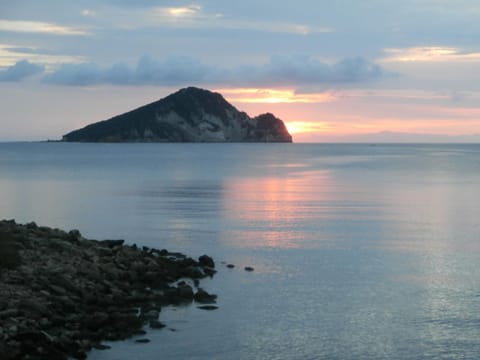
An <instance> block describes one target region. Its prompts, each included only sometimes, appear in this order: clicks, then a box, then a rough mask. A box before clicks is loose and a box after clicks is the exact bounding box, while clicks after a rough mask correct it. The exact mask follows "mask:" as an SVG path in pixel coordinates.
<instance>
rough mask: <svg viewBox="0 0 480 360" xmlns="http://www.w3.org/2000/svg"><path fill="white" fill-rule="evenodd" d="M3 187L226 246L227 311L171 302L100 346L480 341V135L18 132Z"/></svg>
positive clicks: (349, 352)
mask: <svg viewBox="0 0 480 360" xmlns="http://www.w3.org/2000/svg"><path fill="white" fill-rule="evenodd" d="M0 199H1V200H0V218H15V219H16V220H17V221H19V222H28V221H32V220H33V221H35V222H37V223H38V224H41V225H48V226H53V227H60V228H63V229H72V228H78V229H80V231H81V232H82V233H83V234H84V235H85V236H87V237H90V238H97V239H103V238H123V239H126V240H127V241H128V242H130V243H137V244H140V245H147V246H154V247H158V248H167V249H169V250H172V251H181V252H185V253H187V254H189V255H192V256H199V255H202V254H204V253H206V254H209V255H211V256H213V257H214V258H215V260H216V262H217V264H218V269H219V272H218V274H217V275H216V276H215V277H214V278H213V279H212V280H206V281H204V282H203V287H205V288H206V289H207V290H208V291H211V292H214V293H217V294H218V295H219V299H218V306H219V309H218V310H216V311H212V312H208V311H202V310H199V309H197V308H196V307H195V306H188V307H180V308H165V309H163V310H162V313H161V320H162V321H164V322H166V323H167V325H168V328H169V329H174V330H176V331H171V330H169V329H163V330H160V331H158V330H157V331H153V332H150V333H149V334H148V335H147V337H148V338H149V339H151V340H152V341H151V343H149V344H142V345H138V344H135V343H133V340H129V341H125V342H117V343H112V344H111V345H112V346H113V348H112V350H108V351H104V352H100V351H96V352H92V353H91V354H90V357H89V359H94V360H114V359H115V360H117V359H118V360H123V359H125V360H127V359H128V360H132V359H477V358H479V356H480V216H479V214H480V146H478V145H377V146H370V145H327V144H325V145H323V144H322V145H307V144H197V145H194V144H64V143H4V144H0ZM221 261H225V262H227V263H233V264H235V265H236V268H235V269H233V270H230V269H227V268H225V266H224V265H222V264H221ZM244 266H253V267H254V268H255V271H254V272H252V273H247V272H246V271H244V270H243V267H244Z"/></svg>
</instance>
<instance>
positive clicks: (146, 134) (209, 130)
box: [62, 87, 292, 142]
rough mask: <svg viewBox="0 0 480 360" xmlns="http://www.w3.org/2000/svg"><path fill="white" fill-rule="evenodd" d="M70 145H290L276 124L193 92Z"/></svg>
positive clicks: (74, 137)
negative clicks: (226, 143) (220, 143)
mask: <svg viewBox="0 0 480 360" xmlns="http://www.w3.org/2000/svg"><path fill="white" fill-rule="evenodd" d="M62 141H74V142H292V136H291V135H290V134H289V133H288V130H287V128H286V126H285V124H284V123H283V121H282V120H280V119H278V118H276V117H275V116H274V115H273V114H270V113H266V114H262V115H259V116H256V117H253V118H251V117H250V116H248V115H247V114H246V113H245V112H241V111H239V110H237V109H236V108H235V107H234V106H233V105H231V104H230V103H228V102H227V101H226V100H225V99H224V98H223V96H222V95H220V94H219V93H215V92H211V91H208V90H204V89H199V88H195V87H188V88H184V89H181V90H179V91H177V92H175V93H173V94H171V95H169V96H167V97H165V98H163V99H161V100H158V101H156V102H153V103H151V104H148V105H144V106H142V107H139V108H138V109H135V110H132V111H129V112H127V113H124V114H121V115H118V116H115V117H113V118H111V119H108V120H105V121H100V122H97V123H94V124H90V125H88V126H86V127H84V128H82V129H79V130H75V131H72V132H70V133H68V134H66V135H64V136H63V138H62Z"/></svg>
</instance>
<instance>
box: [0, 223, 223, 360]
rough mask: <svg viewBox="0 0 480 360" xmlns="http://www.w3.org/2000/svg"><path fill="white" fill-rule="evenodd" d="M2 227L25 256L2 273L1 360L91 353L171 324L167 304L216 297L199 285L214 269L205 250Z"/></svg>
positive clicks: (30, 227) (36, 228) (29, 227)
mask: <svg viewBox="0 0 480 360" xmlns="http://www.w3.org/2000/svg"><path fill="white" fill-rule="evenodd" d="M2 232H4V233H7V234H9V235H8V237H9V238H10V239H11V241H12V244H13V245H15V246H18V249H20V251H19V256H20V257H21V258H20V260H21V262H20V266H18V267H17V268H11V269H10V268H8V269H6V270H5V271H1V272H0V284H1V289H0V359H2V360H3V359H5V360H14V359H49V360H57V359H58V360H60V359H61V360H64V359H67V358H77V359H84V358H85V357H86V351H89V350H90V349H91V348H92V347H93V348H95V347H96V346H97V347H98V346H100V347H102V346H101V345H99V344H100V342H101V341H104V340H121V339H126V338H128V337H131V336H134V335H136V334H137V335H138V334H141V335H145V333H144V331H143V330H142V328H143V327H144V325H145V324H148V325H149V326H150V328H152V329H160V328H163V327H165V325H164V324H162V323H161V322H160V321H159V320H158V317H159V315H160V314H159V313H160V309H161V305H163V304H165V305H171V304H181V303H186V302H191V301H193V299H194V296H195V297H196V299H197V302H198V303H205V302H207V301H211V300H213V301H214V298H215V295H211V294H208V293H207V292H206V291H204V290H203V289H200V288H198V286H199V279H202V278H204V277H206V276H207V275H208V274H209V273H210V272H212V271H215V270H214V269H213V267H211V266H212V263H213V260H211V261H210V259H211V258H209V257H208V256H206V255H205V256H202V257H200V258H199V260H198V261H195V260H193V259H192V258H189V257H187V256H185V255H183V254H180V253H169V252H168V251H166V250H164V251H163V250H162V251H161V250H155V249H150V248H143V247H142V248H140V247H137V246H128V245H125V244H124V243H123V240H106V241H96V240H87V239H85V238H83V237H82V236H81V234H80V232H79V231H78V230H72V231H70V232H69V233H67V232H64V231H62V230H59V229H51V228H48V227H44V226H42V227H39V226H37V225H36V224H35V225H34V224H28V225H21V224H16V223H15V222H12V221H10V222H8V221H2V220H0V233H2ZM11 234H15V236H13V235H11ZM0 254H2V253H1V252H0ZM213 265H214V263H213ZM192 282H193V284H195V286H196V287H197V290H196V292H195V294H194V290H193V288H192V287H191V286H190V285H189V284H191V283H192ZM175 283H177V287H173V286H172V284H175ZM138 309H141V311H140V315H139V310H138ZM5 354H8V355H5ZM4 355H5V356H4ZM7 356H8V357H7Z"/></svg>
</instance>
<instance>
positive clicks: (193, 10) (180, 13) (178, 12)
mask: <svg viewBox="0 0 480 360" xmlns="http://www.w3.org/2000/svg"><path fill="white" fill-rule="evenodd" d="M201 9H202V8H201V7H200V6H198V5H190V6H182V7H168V8H162V9H161V11H162V12H163V13H165V14H168V15H170V16H173V17H186V16H193V15H195V14H197V13H198V12H199V11H200V10H201Z"/></svg>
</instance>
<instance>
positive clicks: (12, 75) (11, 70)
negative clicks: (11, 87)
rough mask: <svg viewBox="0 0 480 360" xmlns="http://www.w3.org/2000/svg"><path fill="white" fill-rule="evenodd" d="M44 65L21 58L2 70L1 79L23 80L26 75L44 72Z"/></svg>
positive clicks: (0, 72)
mask: <svg viewBox="0 0 480 360" xmlns="http://www.w3.org/2000/svg"><path fill="white" fill-rule="evenodd" d="M43 70H44V67H43V66H42V65H38V64H32V63H31V62H29V61H27V60H20V61H18V62H17V63H16V64H15V65H12V66H10V67H7V68H6V69H4V70H2V71H0V81H21V80H23V79H24V78H26V77H29V76H32V75H35V74H39V73H41V72H43Z"/></svg>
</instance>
